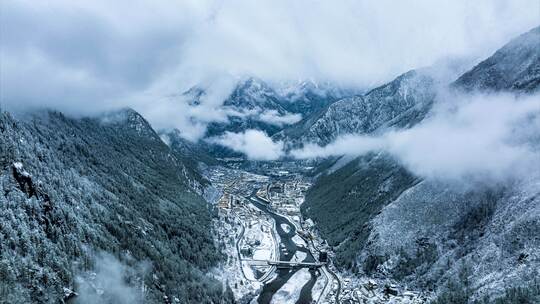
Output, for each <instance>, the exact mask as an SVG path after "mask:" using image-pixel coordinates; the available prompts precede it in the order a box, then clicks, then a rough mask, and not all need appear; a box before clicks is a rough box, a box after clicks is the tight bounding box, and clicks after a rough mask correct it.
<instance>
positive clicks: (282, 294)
mask: <svg viewBox="0 0 540 304" xmlns="http://www.w3.org/2000/svg"><path fill="white" fill-rule="evenodd" d="M310 278H311V274H310V273H309V271H308V269H307V268H302V269H300V270H298V271H297V272H296V273H295V274H294V275H293V276H292V277H291V278H290V279H289V281H287V283H285V285H283V287H281V289H280V290H278V291H277V292H276V293H275V294H274V297H273V298H272V302H271V303H272V304H274V303H275V304H283V303H295V302H296V300H298V297H299V296H300V291H301V290H302V286H304V285H305V284H306V283H307V282H308V281H309V279H310Z"/></svg>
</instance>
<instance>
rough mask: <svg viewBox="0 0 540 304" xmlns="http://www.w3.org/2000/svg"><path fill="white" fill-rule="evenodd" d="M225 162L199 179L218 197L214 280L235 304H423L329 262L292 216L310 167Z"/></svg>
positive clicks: (308, 229) (326, 249) (317, 239)
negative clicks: (218, 254) (220, 255)
mask: <svg viewBox="0 0 540 304" xmlns="http://www.w3.org/2000/svg"><path fill="white" fill-rule="evenodd" d="M229 165H230V166H231V167H233V168H230V167H228V168H225V167H221V166H215V167H210V168H208V169H207V170H206V176H207V178H208V179H210V180H211V182H212V184H213V185H215V186H216V187H217V188H218V190H219V192H220V196H219V198H218V199H217V201H216V204H217V213H218V219H217V220H216V221H215V226H216V231H217V235H216V240H217V242H218V243H219V246H220V248H221V250H222V252H224V253H225V254H226V255H227V262H226V263H225V264H224V265H223V269H220V270H219V271H216V273H215V274H214V275H215V276H216V277H219V278H221V279H222V280H223V282H226V283H228V284H229V286H230V287H231V289H232V290H233V293H234V294H235V298H236V299H237V300H238V302H240V303H425V302H426V299H425V298H424V297H423V295H422V294H420V293H418V292H414V291H408V290H406V289H404V288H403V287H400V286H397V285H395V284H393V283H392V282H390V281H388V280H385V279H381V278H379V279H377V278H367V277H366V278H362V277H359V276H357V275H352V274H351V273H347V272H340V271H339V270H338V269H337V268H336V267H335V266H334V265H333V263H332V259H333V256H334V255H333V252H332V247H331V246H329V245H328V244H327V242H326V241H325V240H324V239H322V238H321V236H320V234H319V233H318V231H317V229H316V227H315V225H314V223H313V221H312V220H311V219H309V218H304V217H303V216H302V214H301V212H300V206H301V204H302V203H303V202H304V197H305V193H306V191H307V190H308V189H309V187H310V185H311V183H310V179H309V178H308V177H306V174H305V172H308V171H309V170H310V169H311V167H309V166H302V165H299V164H297V163H287V162H284V163H280V164H276V163H273V164H266V163H263V164H262V165H260V166H258V167H257V170H250V171H251V172H248V171H247V170H245V169H244V168H241V166H240V165H239V164H237V163H234V162H233V163H232V165H231V164H229ZM235 166H236V168H234V167H235ZM253 172H256V173H253ZM276 219H278V220H276ZM278 226H279V227H278ZM282 235H285V236H286V238H287V239H285V240H284V239H282ZM289 237H290V240H291V241H292V242H293V243H294V245H292V246H293V249H292V250H291V248H290V246H291V245H290V244H289V245H286V244H288V242H287V241H288V240H289V239H288V238H289ZM289 251H291V252H289ZM268 293H270V296H265V297H263V296H262V294H264V295H268Z"/></svg>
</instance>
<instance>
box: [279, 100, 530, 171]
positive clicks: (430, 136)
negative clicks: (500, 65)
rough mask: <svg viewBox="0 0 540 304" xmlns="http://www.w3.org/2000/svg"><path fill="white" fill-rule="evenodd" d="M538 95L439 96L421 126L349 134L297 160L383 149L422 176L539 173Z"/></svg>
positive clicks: (307, 149)
mask: <svg viewBox="0 0 540 304" xmlns="http://www.w3.org/2000/svg"><path fill="white" fill-rule="evenodd" d="M539 134H540V95H538V94H537V95H533V96H528V97H516V96H514V95H510V94H496V95H482V94H475V95H471V96H467V95H461V94H458V95H448V94H446V95H445V94H440V97H439V99H438V100H437V102H436V105H435V108H434V109H433V111H432V113H431V115H430V116H429V117H428V118H426V119H425V120H424V121H423V122H421V123H420V124H418V125H416V126H414V127H412V128H410V129H403V130H387V131H385V132H384V133H382V134H378V135H358V134H356V135H355V134H349V135H346V136H342V137H340V138H338V139H337V140H336V141H334V142H332V143H330V144H328V145H327V146H324V147H321V146H318V145H314V144H306V145H305V146H304V147H303V148H302V149H298V150H293V151H291V152H290V154H291V155H292V156H294V157H296V158H314V157H329V156H340V155H353V156H357V155H362V154H365V153H368V152H377V153H378V152H385V153H389V154H390V155H392V156H393V157H395V158H396V159H397V160H398V161H399V162H400V163H401V164H403V165H404V166H405V167H407V168H408V169H409V170H410V171H411V172H413V173H414V174H416V175H418V176H422V177H426V178H432V179H446V180H467V179H468V180H471V179H478V180H484V181H486V180H488V181H500V180H504V179H508V178H524V177H527V176H529V175H530V174H531V173H536V171H537V170H535V169H533V168H537V166H538V163H540V153H538V148H539V147H540V135H539Z"/></svg>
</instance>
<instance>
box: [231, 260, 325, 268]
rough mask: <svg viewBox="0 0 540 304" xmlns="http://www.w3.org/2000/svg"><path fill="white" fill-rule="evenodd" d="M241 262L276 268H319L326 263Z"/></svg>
mask: <svg viewBox="0 0 540 304" xmlns="http://www.w3.org/2000/svg"><path fill="white" fill-rule="evenodd" d="M242 262H246V263H249V264H250V265H254V266H266V265H270V266H276V268H299V267H307V268H319V267H322V266H324V265H325V264H326V263H321V262H293V261H273V260H250V259H243V260H242Z"/></svg>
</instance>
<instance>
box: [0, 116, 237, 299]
mask: <svg viewBox="0 0 540 304" xmlns="http://www.w3.org/2000/svg"><path fill="white" fill-rule="evenodd" d="M181 156H183V155H181V153H174V152H173V151H171V149H170V148H169V147H168V146H167V145H166V144H164V143H163V141H162V140H161V139H160V137H159V136H158V135H157V134H156V132H155V131H154V130H153V129H152V128H151V127H150V125H149V124H148V123H147V122H146V120H145V119H144V118H142V116H140V115H139V114H138V113H136V112H135V111H133V110H124V111H119V112H115V113H110V114H107V115H104V116H102V117H98V118H82V119H73V118H68V117H66V116H64V115H62V114H60V113H56V112H40V113H36V114H34V115H32V116H30V117H29V116H24V117H22V118H16V117H14V116H13V115H11V114H9V113H1V114H0V184H1V185H2V193H1V194H0V282H1V287H2V288H0V302H2V303H65V302H64V301H68V300H69V299H72V298H74V297H75V293H78V296H76V297H75V298H76V300H77V301H79V300H80V301H81V302H85V303H86V302H88V303H97V302H102V301H107V302H110V303H119V300H122V301H125V300H126V299H131V300H132V301H133V302H132V303H138V302H139V301H142V300H143V297H144V299H145V301H151V302H155V303H161V302H163V301H164V300H163V299H175V298H177V299H178V301H180V302H182V303H188V302H189V303H195V302H197V303H200V302H208V303H210V302H213V303H218V302H219V303H222V302H227V301H229V300H230V299H231V298H230V297H229V296H230V294H223V288H222V286H223V284H222V283H221V282H218V281H216V280H214V279H212V278H211V277H209V276H206V275H205V274H204V273H205V271H207V270H208V269H209V268H211V267H213V266H214V265H216V264H217V263H218V261H219V260H220V259H221V256H220V254H219V252H218V251H217V248H216V247H215V246H214V242H213V239H212V234H211V214H210V211H209V206H208V204H207V202H206V201H205V200H204V199H203V198H202V195H204V194H205V190H206V189H207V187H208V182H207V181H206V180H205V179H204V178H202V177H201V175H200V174H199V173H198V172H197V171H196V170H195V169H194V167H192V166H191V165H190V163H189V162H186V161H185V160H184V159H183V158H181ZM124 275H127V276H129V277H123V276H124ZM126 280H127V281H129V282H130V285H129V286H128V285H127V284H125V282H126ZM130 286H140V288H135V287H130ZM143 293H144V295H143ZM98 295H99V297H98ZM139 296H140V297H139ZM96 297H97V298H96ZM126 297H127V298H126ZM94 300H95V301H96V302H94ZM131 300H129V301H131ZM129 301H128V302H129Z"/></svg>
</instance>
